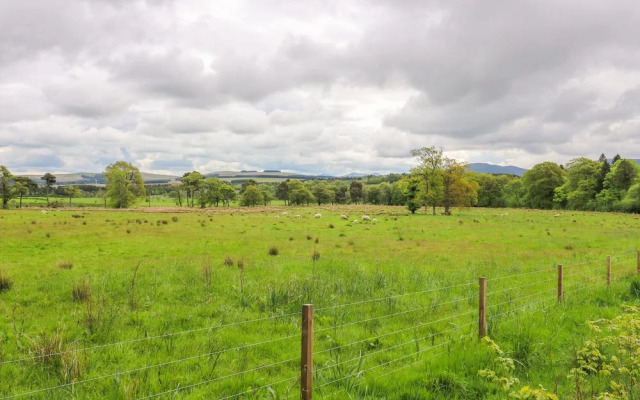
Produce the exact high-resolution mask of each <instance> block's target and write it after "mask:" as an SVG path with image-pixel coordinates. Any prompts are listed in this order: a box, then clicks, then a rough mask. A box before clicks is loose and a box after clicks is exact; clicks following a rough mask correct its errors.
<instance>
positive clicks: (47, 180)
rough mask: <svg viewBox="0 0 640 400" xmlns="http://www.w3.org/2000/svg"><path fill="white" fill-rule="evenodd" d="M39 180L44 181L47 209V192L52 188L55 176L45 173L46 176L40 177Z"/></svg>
mask: <svg viewBox="0 0 640 400" xmlns="http://www.w3.org/2000/svg"><path fill="white" fill-rule="evenodd" d="M40 179H42V180H43V181H44V187H45V188H46V189H47V207H48V206H49V191H50V190H51V188H52V187H53V184H54V183H56V177H55V175H52V174H50V173H48V172H47V173H46V174H44V175H43V176H41V177H40Z"/></svg>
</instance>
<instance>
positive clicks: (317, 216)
mask: <svg viewBox="0 0 640 400" xmlns="http://www.w3.org/2000/svg"><path fill="white" fill-rule="evenodd" d="M313 217H314V218H322V214H320V213H317V214H316V215H314V216H313Z"/></svg>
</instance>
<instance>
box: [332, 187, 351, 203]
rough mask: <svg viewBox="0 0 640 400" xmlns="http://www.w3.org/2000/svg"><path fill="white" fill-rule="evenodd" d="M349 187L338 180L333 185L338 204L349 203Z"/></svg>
mask: <svg viewBox="0 0 640 400" xmlns="http://www.w3.org/2000/svg"><path fill="white" fill-rule="evenodd" d="M348 190H349V187H347V185H346V184H344V183H343V182H340V181H338V182H336V184H335V185H334V187H333V192H334V193H335V197H334V200H335V202H336V203H338V204H346V203H347V191H348Z"/></svg>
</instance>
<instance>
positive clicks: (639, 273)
mask: <svg viewBox="0 0 640 400" xmlns="http://www.w3.org/2000/svg"><path fill="white" fill-rule="evenodd" d="M638 275H640V250H638Z"/></svg>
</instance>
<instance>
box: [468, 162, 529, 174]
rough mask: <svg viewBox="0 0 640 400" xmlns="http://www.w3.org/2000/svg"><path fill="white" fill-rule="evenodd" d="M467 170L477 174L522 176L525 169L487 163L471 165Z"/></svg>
mask: <svg viewBox="0 0 640 400" xmlns="http://www.w3.org/2000/svg"><path fill="white" fill-rule="evenodd" d="M467 170H469V171H472V172H478V173H485V174H493V175H517V176H522V175H524V173H525V172H527V170H526V169H524V168H520V167H514V166H513V165H507V166H502V165H495V164H487V163H471V164H469V167H467Z"/></svg>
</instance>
